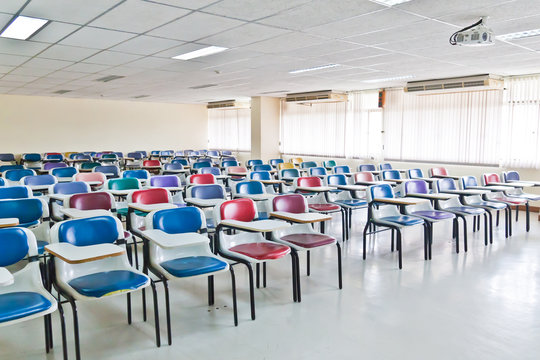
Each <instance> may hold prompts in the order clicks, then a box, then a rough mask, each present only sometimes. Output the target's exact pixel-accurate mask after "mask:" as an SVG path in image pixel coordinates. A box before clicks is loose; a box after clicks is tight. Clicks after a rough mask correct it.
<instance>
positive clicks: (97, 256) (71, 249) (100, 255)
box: [45, 243, 125, 264]
mask: <svg viewBox="0 0 540 360" xmlns="http://www.w3.org/2000/svg"><path fill="white" fill-rule="evenodd" d="M45 250H47V252H48V253H50V254H52V255H54V256H56V257H57V258H59V259H61V260H63V261H65V262H67V263H69V264H83V263H86V262H90V261H96V260H101V259H105V258H109V257H114V256H120V255H122V254H124V252H125V250H124V248H122V247H120V246H118V245H114V244H97V245H88V246H75V245H72V244H70V243H56V244H49V245H47V246H45Z"/></svg>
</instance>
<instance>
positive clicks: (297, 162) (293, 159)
mask: <svg viewBox="0 0 540 360" xmlns="http://www.w3.org/2000/svg"><path fill="white" fill-rule="evenodd" d="M290 161H291V162H292V163H293V164H296V165H300V164H301V163H303V162H304V159H302V158H301V157H295V158H292V159H291V160H290Z"/></svg>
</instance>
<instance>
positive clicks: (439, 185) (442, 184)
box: [435, 178, 457, 192]
mask: <svg viewBox="0 0 540 360" xmlns="http://www.w3.org/2000/svg"><path fill="white" fill-rule="evenodd" d="M435 184H436V185H435V190H437V192H441V191H445V190H457V187H456V182H455V181H454V179H450V178H444V179H439V180H437V182H436V183H435Z"/></svg>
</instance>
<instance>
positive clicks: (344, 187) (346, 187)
mask: <svg viewBox="0 0 540 360" xmlns="http://www.w3.org/2000/svg"><path fill="white" fill-rule="evenodd" d="M330 186H333V187H335V188H336V189H339V190H348V191H364V190H366V189H367V186H365V185H330Z"/></svg>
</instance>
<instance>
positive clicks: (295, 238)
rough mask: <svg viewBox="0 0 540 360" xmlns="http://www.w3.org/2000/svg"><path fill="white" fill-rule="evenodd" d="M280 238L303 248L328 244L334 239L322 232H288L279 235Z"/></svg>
mask: <svg viewBox="0 0 540 360" xmlns="http://www.w3.org/2000/svg"><path fill="white" fill-rule="evenodd" d="M281 240H283V241H287V242H289V243H291V244H294V245H298V246H301V247H305V248H314V247H318V246H323V245H328V244H332V243H333V242H334V241H335V239H334V238H333V237H331V236H328V235H323V234H290V235H285V236H283V237H281Z"/></svg>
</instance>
